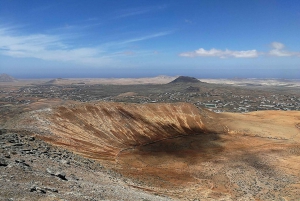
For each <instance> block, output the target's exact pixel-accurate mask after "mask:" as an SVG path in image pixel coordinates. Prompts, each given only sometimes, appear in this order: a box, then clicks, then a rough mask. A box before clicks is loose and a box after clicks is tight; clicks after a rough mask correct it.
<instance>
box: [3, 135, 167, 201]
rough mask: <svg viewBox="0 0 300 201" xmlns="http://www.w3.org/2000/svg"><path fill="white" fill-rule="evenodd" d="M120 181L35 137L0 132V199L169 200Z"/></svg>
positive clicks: (110, 173)
mask: <svg viewBox="0 0 300 201" xmlns="http://www.w3.org/2000/svg"><path fill="white" fill-rule="evenodd" d="M123 180H124V179H123V178H122V176H121V175H119V174H116V173H115V172H113V171H110V170H108V169H106V168H104V167H103V166H102V165H101V164H99V163H98V162H95V161H94V160H91V159H86V158H83V157H81V156H79V155H76V154H73V153H72V152H70V151H67V150H64V149H62V148H58V147H54V146H52V145H49V144H47V143H45V142H43V141H42V140H40V139H37V138H36V137H35V136H32V135H28V134H23V133H10V132H8V131H6V130H2V131H1V132H0V189H1V191H0V200H3V201H4V200H5V201H7V200H78V201H79V200H80V201H81V200H144V201H146V200H171V199H170V198H167V197H161V196H158V195H153V194H148V193H146V192H143V191H141V190H139V189H135V188H133V187H129V186H128V182H129V181H128V180H126V182H127V184H125V182H124V181H123Z"/></svg>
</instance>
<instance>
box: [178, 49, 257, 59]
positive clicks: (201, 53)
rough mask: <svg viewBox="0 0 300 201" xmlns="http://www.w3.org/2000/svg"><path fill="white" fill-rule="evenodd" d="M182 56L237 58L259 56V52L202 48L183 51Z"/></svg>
mask: <svg viewBox="0 0 300 201" xmlns="http://www.w3.org/2000/svg"><path fill="white" fill-rule="evenodd" d="M179 56H182V57H219V58H227V57H235V58H253V57H258V52H257V51H256V50H246V51H231V50H227V49H226V50H218V49H214V48H212V49H210V50H205V49H203V48H200V49H198V50H195V51H193V52H183V53H181V54H179Z"/></svg>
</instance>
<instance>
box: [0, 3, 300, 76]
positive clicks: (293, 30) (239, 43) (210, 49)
mask: <svg viewBox="0 0 300 201" xmlns="http://www.w3.org/2000/svg"><path fill="white" fill-rule="evenodd" d="M0 73H7V74H10V75H12V76H14V77H17V78H55V77H62V78H71V77H73V78H75V77H100V78H101V77H153V76H158V75H167V76H176V75H187V76H194V77H197V78H237V77H238V78H284V79H300V1H299V0H288V1H287V0H251V1H247V0H240V1H236V0H226V1H225V0H176V1H175V0H165V1H164V0H159V1H158V0H151V1H148V0H130V1H126V0H113V1H111V0H86V1H83V0H42V1H41V0H26V1H21V0H20V1H17V0H0Z"/></svg>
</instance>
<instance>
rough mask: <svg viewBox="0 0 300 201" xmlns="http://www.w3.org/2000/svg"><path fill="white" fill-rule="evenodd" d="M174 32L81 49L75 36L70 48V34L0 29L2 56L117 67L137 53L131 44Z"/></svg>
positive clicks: (72, 38) (82, 47)
mask: <svg viewBox="0 0 300 201" xmlns="http://www.w3.org/2000/svg"><path fill="white" fill-rule="evenodd" d="M170 33H171V32H158V33H154V34H150V35H146V36H141V37H136V38H131V39H127V40H123V41H111V42H108V43H105V44H95V45H94V46H89V47H84V46H80V47H79V46H76V45H75V44H76V43H75V42H74V41H72V40H76V39H75V38H74V36H72V37H71V42H72V43H73V46H71V45H69V42H70V41H69V40H67V39H66V38H67V37H66V35H59V34H53V35H49V34H27V35H25V34H19V32H18V29H15V28H9V27H1V26H0V54H2V55H7V56H11V57H16V58H37V59H42V60H49V61H50V60H51V61H62V62H73V63H81V64H88V65H94V66H105V65H107V64H110V65H112V64H117V63H118V62H119V59H122V57H123V56H124V55H135V54H137V53H136V52H133V51H132V50H130V49H129V50H128V44H130V43H136V42H140V41H144V40H149V39H152V38H157V37H161V36H165V35H168V34H170ZM141 51H142V50H141ZM120 52H121V54H120ZM118 56H119V57H118Z"/></svg>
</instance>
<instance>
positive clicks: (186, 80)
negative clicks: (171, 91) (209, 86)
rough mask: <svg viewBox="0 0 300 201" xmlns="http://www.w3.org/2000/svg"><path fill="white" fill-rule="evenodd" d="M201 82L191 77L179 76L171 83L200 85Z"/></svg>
mask: <svg viewBox="0 0 300 201" xmlns="http://www.w3.org/2000/svg"><path fill="white" fill-rule="evenodd" d="M198 82H201V81H200V80H198V79H197V78H194V77H189V76H179V77H178V78H176V79H175V80H173V81H172V82H170V83H198Z"/></svg>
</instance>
